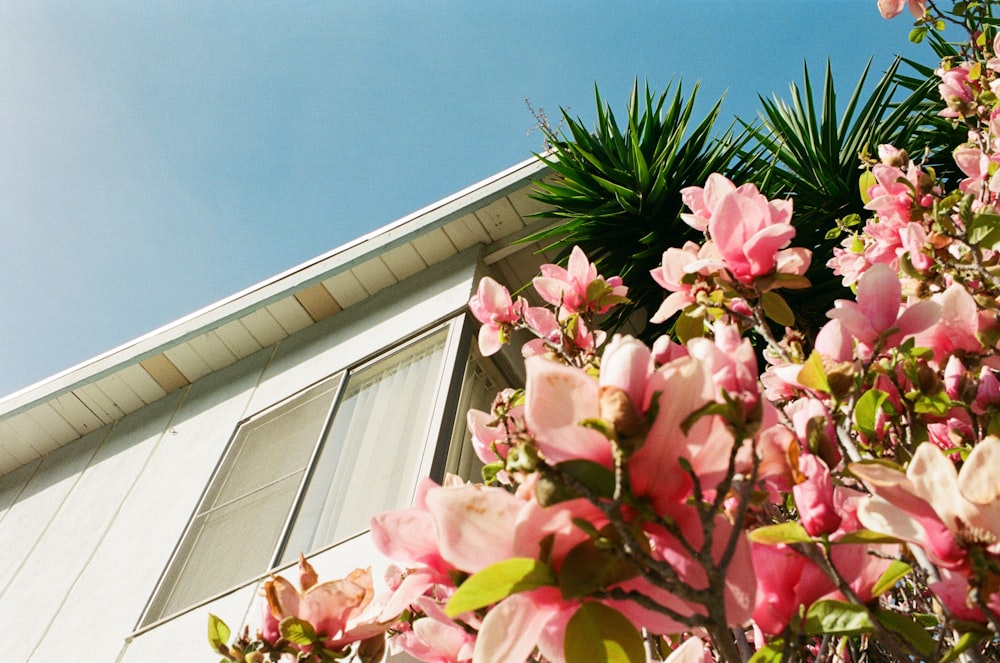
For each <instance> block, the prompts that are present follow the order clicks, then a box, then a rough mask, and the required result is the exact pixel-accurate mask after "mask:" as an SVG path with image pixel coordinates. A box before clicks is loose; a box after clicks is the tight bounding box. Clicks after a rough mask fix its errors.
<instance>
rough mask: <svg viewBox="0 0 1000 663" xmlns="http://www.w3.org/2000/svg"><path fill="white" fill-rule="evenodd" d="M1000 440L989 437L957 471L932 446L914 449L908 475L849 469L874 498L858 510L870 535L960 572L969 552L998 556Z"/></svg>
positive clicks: (878, 468)
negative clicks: (903, 544) (913, 548)
mask: <svg viewBox="0 0 1000 663" xmlns="http://www.w3.org/2000/svg"><path fill="white" fill-rule="evenodd" d="M998 463H1000V438H997V437H994V436H990V437H987V438H986V439H984V440H983V441H981V442H980V443H979V444H977V445H976V447H975V448H974V449H973V450H972V453H970V454H969V456H968V458H966V460H965V463H964V464H963V465H962V469H961V470H956V469H955V465H954V463H953V462H952V461H951V460H949V459H948V458H947V457H946V456H945V455H944V452H942V451H941V449H939V448H938V447H937V446H936V445H934V444H931V443H927V442H925V443H924V444H921V445H920V446H919V447H917V451H916V453H914V455H913V459H912V460H911V461H910V464H909V466H908V467H907V468H906V473H905V474H904V473H903V472H901V471H899V470H895V469H892V468H890V467H887V466H885V465H879V464H874V463H873V464H860V463H855V464H852V465H851V472H852V473H853V474H854V475H855V476H857V477H858V478H859V479H861V481H863V482H864V484H865V486H866V487H867V488H868V490H870V491H871V492H872V497H871V498H869V499H867V500H866V501H864V502H863V503H862V505H861V507H860V508H859V509H858V518H859V519H860V521H861V522H862V523H863V524H864V526H865V527H867V528H868V529H871V530H874V531H876V532H883V533H886V534H890V535H892V536H895V537H897V538H900V539H902V540H904V541H909V542H911V543H913V544H916V545H918V546H920V547H922V548H923V549H924V550H926V551H927V554H928V556H929V557H930V558H931V561H933V562H934V563H935V564H937V565H939V566H942V567H944V568H948V569H954V570H957V571H961V572H964V571H965V570H966V569H967V568H968V549H969V548H972V547H977V546H979V547H982V548H984V549H985V550H986V551H987V552H989V553H991V554H994V555H995V554H997V553H1000V474H998V473H997V467H998V466H1000V465H998Z"/></svg>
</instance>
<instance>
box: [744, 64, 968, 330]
mask: <svg viewBox="0 0 1000 663" xmlns="http://www.w3.org/2000/svg"><path fill="white" fill-rule="evenodd" d="M899 64H900V61H899V60H897V61H896V62H894V63H893V64H892V66H890V67H889V68H888V69H887V70H886V72H885V73H884V74H883V75H882V77H881V78H880V79H879V80H878V81H877V82H876V83H875V85H874V86H873V87H872V89H871V91H870V92H867V93H866V90H865V83H866V81H867V79H868V73H869V68H868V67H866V68H865V70H864V72H863V73H862V75H861V77H860V80H859V81H858V83H857V85H856V86H855V88H854V91H853V92H852V94H851V96H850V97H849V98H848V100H847V103H846V105H845V106H844V107H843V111H842V112H839V113H838V107H837V94H836V90H835V88H834V83H833V75H832V72H831V69H830V65H829V63H827V67H826V74H825V79H824V82H823V87H822V93H821V94H820V95H817V94H816V90H815V89H814V87H813V83H812V80H811V78H810V75H809V70H808V67H806V68H804V74H803V84H802V88H801V89H800V88H799V87H798V86H797V85H795V84H793V85H792V86H791V100H790V101H788V102H786V101H783V100H781V99H779V98H777V97H774V98H771V99H766V98H763V97H762V98H761V99H760V102H761V110H760V123H758V124H755V125H747V130H748V131H749V132H750V134H751V135H752V137H753V143H752V149H748V150H746V151H745V152H744V154H743V158H744V159H753V160H756V161H757V162H758V163H761V162H763V163H766V164H767V166H766V167H764V168H760V169H757V170H755V171H753V172H752V173H751V177H752V180H753V181H754V182H755V183H756V184H757V185H758V186H759V187H760V189H761V191H762V192H763V193H764V194H765V195H767V196H768V197H770V198H785V197H788V198H791V199H792V200H793V201H794V205H795V207H794V214H793V217H792V223H793V224H794V225H795V227H796V230H797V235H796V238H795V244H796V245H797V246H805V247H808V248H810V249H812V250H813V261H812V266H811V268H810V269H809V272H808V273H807V276H808V278H809V279H810V281H812V283H813V288H810V289H809V290H808V291H802V292H794V293H788V295H787V299H788V300H789V303H790V304H791V305H792V307H793V309H794V310H795V311H796V313H797V314H798V316H799V317H800V318H802V320H800V322H802V323H804V326H805V328H806V329H807V330H809V331H815V330H816V329H817V328H818V326H820V325H822V324H823V322H825V316H824V313H825V311H827V310H828V309H829V308H830V307H831V306H832V304H833V300H834V299H836V298H838V297H849V296H850V293H849V292H848V291H847V290H846V289H845V288H843V286H842V285H841V282H840V281H841V280H840V277H837V276H834V275H833V274H832V272H830V271H829V269H828V268H827V267H826V262H827V260H829V259H830V257H831V256H832V255H833V248H834V247H835V246H837V245H838V244H839V243H840V241H841V239H842V237H840V236H838V235H837V233H836V231H835V229H836V228H837V227H838V220H844V219H849V218H850V217H851V215H858V217H860V219H865V218H867V217H869V216H870V215H871V214H870V212H867V211H866V210H865V209H864V202H863V201H862V199H861V193H860V189H859V175H860V174H861V170H860V167H861V157H862V156H875V157H876V158H877V152H876V151H877V148H878V146H879V145H881V144H891V145H894V146H896V147H900V148H905V149H906V150H907V151H908V152H909V153H910V155H911V156H912V157H913V158H914V159H915V160H917V161H920V160H921V159H923V158H926V159H927V165H929V166H932V167H934V168H935V169H936V170H938V171H939V174H940V175H944V176H945V177H946V178H947V177H948V176H949V173H953V172H954V165H953V164H952V163H951V160H950V150H944V151H939V152H934V153H930V154H925V150H926V149H927V148H929V146H931V145H940V144H941V143H942V133H941V132H943V131H953V129H952V128H951V126H950V125H948V124H947V123H946V122H941V121H940V118H938V117H937V111H938V110H939V109H940V106H939V105H938V103H937V102H936V101H935V99H937V94H936V85H937V81H936V79H934V78H932V77H931V76H932V75H933V72H932V71H931V72H924V73H927V74H928V75H927V76H921V72H917V73H918V77H911V79H910V80H909V83H910V84H909V85H908V86H903V85H901V84H900V80H899V75H898V68H899ZM963 136H964V134H962V135H956V136H955V137H954V139H951V138H950V137H949V140H948V141H946V142H947V143H948V144H952V145H954V144H958V143H959V142H961V140H963ZM952 140H953V142H952Z"/></svg>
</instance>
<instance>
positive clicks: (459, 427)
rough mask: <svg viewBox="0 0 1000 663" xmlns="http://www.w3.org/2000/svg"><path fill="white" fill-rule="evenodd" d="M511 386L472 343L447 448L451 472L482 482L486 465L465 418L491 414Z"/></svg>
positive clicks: (448, 465)
mask: <svg viewBox="0 0 1000 663" xmlns="http://www.w3.org/2000/svg"><path fill="white" fill-rule="evenodd" d="M510 384H511V381H510V380H507V379H506V378H505V377H504V375H503V373H502V372H501V371H500V369H499V367H498V366H497V365H496V364H495V363H494V362H493V361H492V360H490V359H486V358H484V357H483V356H482V355H481V354H480V353H479V350H478V348H477V346H476V344H475V342H473V343H472V346H471V356H470V357H469V362H468V364H466V367H465V376H464V379H463V380H462V392H461V394H460V396H459V399H458V414H457V416H458V421H457V422H456V426H455V428H454V430H453V432H452V438H451V444H450V445H449V447H448V461H447V464H446V465H445V467H446V468H447V471H448V472H451V473H452V474H457V475H458V476H460V477H462V478H463V479H466V480H467V481H475V482H480V483H481V482H482V480H483V475H482V469H483V463H482V461H480V460H479V456H477V455H476V451H475V449H473V448H472V434H471V432H470V431H469V427H468V425H467V424H466V419H465V415H466V413H467V412H468V411H469V410H472V409H476V410H482V411H483V412H489V411H490V409H491V408H492V407H493V400H494V399H495V398H496V396H497V394H498V393H499V392H500V390H502V389H503V388H504V387H507V386H509V385H510Z"/></svg>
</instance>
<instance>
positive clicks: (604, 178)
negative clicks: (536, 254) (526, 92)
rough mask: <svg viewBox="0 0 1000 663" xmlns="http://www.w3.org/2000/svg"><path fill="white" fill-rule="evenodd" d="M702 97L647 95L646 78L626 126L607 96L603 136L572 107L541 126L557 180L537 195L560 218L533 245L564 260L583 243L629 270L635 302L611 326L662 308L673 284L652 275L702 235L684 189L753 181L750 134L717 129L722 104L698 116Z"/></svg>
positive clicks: (600, 258) (609, 266)
mask: <svg viewBox="0 0 1000 663" xmlns="http://www.w3.org/2000/svg"><path fill="white" fill-rule="evenodd" d="M696 96H697V87H695V88H694V90H693V91H692V93H691V95H690V97H685V96H684V94H683V92H682V90H681V86H680V85H678V86H677V87H676V88H675V89H674V90H673V91H671V89H670V87H668V88H667V90H666V91H664V92H663V93H662V94H659V95H656V94H654V93H652V92H651V91H650V89H649V87H648V86H646V87H645V90H644V91H643V92H642V93H640V91H639V86H638V83H636V84H635V85H634V86H633V88H632V94H631V98H630V100H629V105H628V110H627V113H626V120H625V122H624V123H622V124H620V123H619V122H618V120H617V119H616V118H615V115H614V113H613V112H612V111H611V108H610V107H609V106H608V105H606V104H605V103H604V102H603V101H602V99H601V96H600V93H599V92H597V93H596V97H597V122H596V127H595V128H594V130H593V132H591V131H590V130H588V129H587V128H586V126H585V125H584V123H583V122H582V121H581V120H579V119H574V118H572V117H570V116H569V115H568V114H567V113H566V112H565V111H563V113H562V116H563V122H564V123H565V125H566V129H565V130H563V131H561V132H559V133H558V134H557V133H556V131H555V130H553V129H552V128H551V127H548V126H545V125H544V124H543V126H542V127H541V130H542V131H543V132H544V134H545V137H546V139H547V141H548V143H549V144H550V145H551V150H550V152H549V153H548V154H546V155H544V156H542V157H540V158H542V159H543V160H545V161H546V162H547V163H548V164H549V166H550V167H551V168H552V170H553V171H554V172H555V174H556V176H557V180H556V181H555V182H554V183H545V182H540V183H538V186H539V187H540V191H539V192H538V193H537V194H536V197H537V198H538V199H539V200H541V201H543V202H545V203H547V204H548V205H550V206H551V211H549V212H547V213H546V214H545V216H549V217H554V218H556V219H558V220H559V223H557V224H555V225H554V226H553V227H550V228H549V229H547V230H543V231H541V232H539V233H537V234H535V235H533V236H531V237H529V238H527V240H525V241H541V242H543V244H544V245H545V246H548V247H557V248H559V249H561V253H562V256H563V257H565V256H566V255H568V254H569V250H570V248H572V247H573V246H574V245H579V246H580V247H581V248H582V249H583V250H584V251H585V252H586V253H587V255H588V257H589V258H590V259H591V260H592V261H594V262H595V263H596V264H597V265H598V268H599V270H600V272H601V273H602V274H605V275H608V276H611V275H616V274H617V275H620V276H622V278H623V279H624V280H625V283H626V284H627V285H628V286H629V288H630V292H629V297H630V299H631V300H632V302H633V303H632V305H631V306H629V307H624V309H625V310H622V311H620V312H619V314H618V317H617V318H616V319H614V320H611V321H610V325H611V326H614V325H615V324H617V323H620V322H622V321H623V320H625V319H627V318H628V316H629V315H631V314H632V313H633V312H634V311H635V310H636V309H641V310H643V311H644V312H645V314H646V316H647V318H648V316H649V315H651V314H652V313H653V312H655V311H656V309H657V308H658V307H659V305H660V302H661V301H663V290H662V289H661V288H659V286H657V285H656V284H655V283H654V282H653V280H652V279H651V277H650V276H649V271H650V270H651V269H654V268H655V267H656V266H657V265H659V264H660V260H661V258H662V256H663V252H664V251H665V250H666V249H667V248H669V247H671V246H681V245H683V244H684V242H685V241H687V240H689V239H690V240H698V239H699V237H700V233H698V232H696V231H695V230H694V229H692V228H691V227H689V226H688V225H687V224H685V223H684V222H683V221H682V220H681V218H680V214H681V211H683V204H682V202H681V194H680V191H681V189H683V188H684V187H686V186H692V185H700V184H702V183H704V181H705V179H706V178H707V177H708V175H710V174H711V173H713V172H723V173H727V174H729V176H730V177H732V178H734V179H745V175H746V174H747V171H748V169H749V165H748V164H744V163H743V162H739V161H738V160H737V156H738V155H739V154H740V151H741V149H742V148H743V147H744V146H745V142H746V135H745V134H740V135H739V136H734V135H733V132H732V131H729V130H727V131H724V132H722V133H721V134H720V135H719V136H718V137H716V136H714V135H713V130H714V126H715V122H716V119H717V118H718V114H719V107H720V103H721V100H720V101H719V102H717V103H716V104H715V105H714V106H712V108H711V109H710V110H709V111H708V113H707V114H706V115H705V116H704V117H703V118H702V119H701V120H699V121H697V122H695V121H694V120H693V119H692V117H693V115H694V106H695V98H696ZM733 164H736V165H735V166H734V165H733ZM659 333H662V330H660V332H659Z"/></svg>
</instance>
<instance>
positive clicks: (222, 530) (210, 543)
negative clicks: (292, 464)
mask: <svg viewBox="0 0 1000 663" xmlns="http://www.w3.org/2000/svg"><path fill="white" fill-rule="evenodd" d="M301 479H302V472H297V473H295V474H292V475H289V476H288V477H286V478H285V479H283V480H281V481H279V482H277V483H273V484H271V485H270V486H268V487H266V488H264V489H262V490H258V491H256V492H254V493H252V494H251V495H250V496H249V497H247V498H246V499H242V500H236V501H234V502H229V503H228V504H227V505H225V506H223V507H221V508H219V509H216V510H214V511H210V512H208V513H206V514H203V515H200V516H198V517H197V518H195V521H194V523H192V526H191V532H190V534H189V537H188V538H189V539H192V545H191V546H189V547H186V549H185V550H184V551H183V553H184V556H183V558H178V559H177V560H175V563H174V564H173V565H171V567H170V572H171V576H173V580H174V582H173V583H172V586H173V591H172V592H171V594H170V595H169V596H165V597H163V599H162V602H163V603H162V607H161V608H160V610H159V614H160V615H161V616H166V615H169V614H171V613H173V612H176V611H178V610H182V609H184V608H187V607H189V606H191V605H194V604H195V603H197V602H198V601H201V600H203V599H206V598H208V597H209V596H212V595H213V594H217V593H219V592H221V591H224V590H226V589H229V588H230V587H234V586H236V585H238V584H239V583H241V582H243V581H245V580H248V579H249V578H253V577H254V576H257V575H260V574H261V573H263V572H264V571H266V570H267V568H268V566H269V565H270V563H271V556H272V555H273V554H274V545H275V543H276V542H277V540H278V537H279V536H280V535H281V529H282V527H283V526H284V524H285V518H286V517H287V515H288V511H289V510H290V509H291V507H292V503H293V501H294V500H295V493H296V492H297V490H298V487H299V483H300V481H301Z"/></svg>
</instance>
